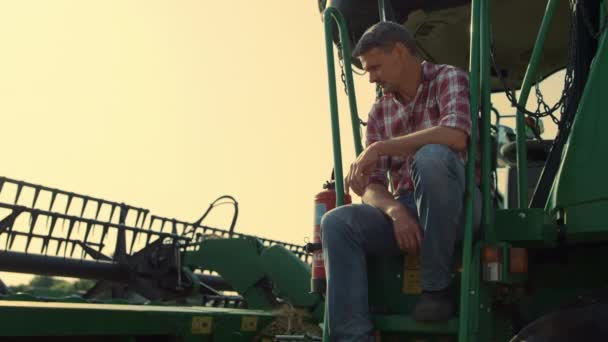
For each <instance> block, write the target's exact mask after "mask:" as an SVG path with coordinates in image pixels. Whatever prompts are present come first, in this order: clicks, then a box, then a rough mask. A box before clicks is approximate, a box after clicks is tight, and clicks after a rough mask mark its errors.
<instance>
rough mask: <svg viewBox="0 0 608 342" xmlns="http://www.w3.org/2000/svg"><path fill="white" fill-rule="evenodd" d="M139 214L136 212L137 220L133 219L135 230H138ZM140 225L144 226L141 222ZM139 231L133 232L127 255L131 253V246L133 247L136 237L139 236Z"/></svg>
mask: <svg viewBox="0 0 608 342" xmlns="http://www.w3.org/2000/svg"><path fill="white" fill-rule="evenodd" d="M140 214H141V211H139V210H137V218H136V219H135V228H138V225H137V223H138V222H139V215H140ZM141 224H142V225H143V224H144V223H143V221H142V223H141ZM138 234H139V229H136V230H134V231H133V236H131V246H130V247H129V254H132V253H133V246H135V241H136V240H137V237H138V236H139V235H138Z"/></svg>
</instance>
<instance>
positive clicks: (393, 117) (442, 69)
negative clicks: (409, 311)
mask: <svg viewBox="0 0 608 342" xmlns="http://www.w3.org/2000/svg"><path fill="white" fill-rule="evenodd" d="M416 50H417V49H416V42H415V40H414V38H413V37H412V36H411V34H410V33H409V32H408V31H407V29H405V28H404V27H402V26H401V25H398V24H396V23H391V22H381V23H378V24H376V25H374V26H372V27H371V28H370V29H368V30H367V31H366V32H365V33H364V34H363V36H362V37H361V39H360V41H359V42H358V44H357V46H356V47H355V49H354V51H353V56H354V57H358V58H360V61H361V63H362V65H363V68H364V69H365V70H366V71H367V72H368V73H369V80H370V82H371V83H375V84H377V85H378V86H380V87H381V88H382V91H383V93H384V96H382V97H381V98H379V99H378V100H377V101H376V103H375V104H374V105H373V107H372V109H371V111H370V113H369V119H368V125H367V133H366V137H367V148H366V149H365V150H364V151H363V152H362V153H361V154H360V155H359V157H358V158H357V160H356V161H355V162H354V163H353V164H352V165H351V167H350V171H349V172H348V175H347V177H346V180H345V182H346V184H345V188H346V191H349V188H350V189H352V191H353V192H354V193H356V194H357V195H359V196H361V198H362V201H363V203H364V204H354V205H347V206H343V207H340V208H337V209H334V210H332V211H330V212H328V213H327V214H326V215H325V216H324V217H323V220H322V222H321V230H322V240H323V246H324V258H325V267H326V271H327V282H328V290H327V291H328V295H327V300H328V304H329V327H330V329H329V331H330V336H331V340H332V341H363V340H365V341H368V340H371V332H372V324H371V321H370V317H369V307H368V293H367V291H368V289H367V285H368V281H367V271H366V267H367V266H366V256H368V255H399V254H401V253H402V252H406V253H410V254H413V255H420V259H421V287H422V290H423V292H422V295H421V296H420V299H419V301H418V302H417V303H416V307H415V310H414V318H415V319H416V320H418V321H443V320H447V319H449V318H450V317H452V315H453V314H454V311H455V309H454V303H453V298H452V297H451V296H450V286H451V283H452V277H453V273H454V272H453V271H454V260H455V254H456V253H455V249H456V245H457V243H458V242H459V241H460V240H461V238H462V236H463V226H464V224H463V223H464V218H463V217H464V215H463V212H464V192H465V161H466V151H467V146H468V144H469V143H470V142H469V136H470V130H471V121H470V109H469V87H468V75H467V73H465V72H463V71H461V70H458V69H456V68H455V67H452V66H448V65H436V64H432V63H429V62H426V61H421V60H420V59H419V57H418V54H417V51H416ZM387 172H389V173H390V176H391V177H390V179H391V182H392V185H393V188H394V189H395V191H394V193H392V194H391V193H390V192H389V191H388V180H387ZM475 196H476V198H477V199H478V198H479V197H480V194H479V190H478V189H477V190H476V193H475ZM477 202H478V201H477ZM474 216H475V223H476V224H475V225H476V226H477V225H478V222H479V218H480V211H479V208H475V214H474Z"/></svg>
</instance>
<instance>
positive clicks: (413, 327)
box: [372, 315, 458, 335]
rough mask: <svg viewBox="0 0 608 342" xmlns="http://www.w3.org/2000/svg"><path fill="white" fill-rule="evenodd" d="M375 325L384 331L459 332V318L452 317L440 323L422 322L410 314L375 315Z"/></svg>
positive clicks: (433, 333) (419, 332)
mask: <svg viewBox="0 0 608 342" xmlns="http://www.w3.org/2000/svg"><path fill="white" fill-rule="evenodd" d="M372 321H373V323H374V327H375V328H376V329H378V330H380V331H383V332H389V333H394V332H400V333H406V334H425V335H454V334H456V333H457V332H458V320H457V319H451V320H449V321H447V322H440V323H420V322H416V321H415V320H414V319H413V318H412V317H410V316H403V315H398V316H397V315H375V316H373V318H372Z"/></svg>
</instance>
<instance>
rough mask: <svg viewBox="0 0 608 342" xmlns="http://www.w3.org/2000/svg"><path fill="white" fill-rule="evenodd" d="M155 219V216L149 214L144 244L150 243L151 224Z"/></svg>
mask: <svg viewBox="0 0 608 342" xmlns="http://www.w3.org/2000/svg"><path fill="white" fill-rule="evenodd" d="M156 219H157V217H156V216H154V215H152V216H150V225H148V232H146V234H147V235H146V246H147V245H149V244H150V238H151V237H152V225H153V224H154V221H156Z"/></svg>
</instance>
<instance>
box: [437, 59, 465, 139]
mask: <svg viewBox="0 0 608 342" xmlns="http://www.w3.org/2000/svg"><path fill="white" fill-rule="evenodd" d="M438 87H439V89H438V92H437V102H438V103H439V123H438V125H439V126H445V127H452V128H458V129H460V130H462V131H464V132H465V133H466V134H467V135H468V136H471V109H470V106H469V77H468V75H467V73H465V72H464V71H461V70H458V69H456V68H449V69H447V70H445V71H443V72H442V73H441V74H440V75H439V77H438Z"/></svg>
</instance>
